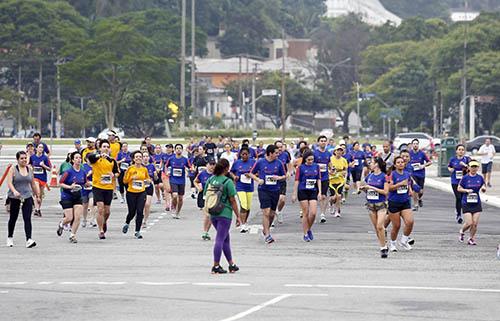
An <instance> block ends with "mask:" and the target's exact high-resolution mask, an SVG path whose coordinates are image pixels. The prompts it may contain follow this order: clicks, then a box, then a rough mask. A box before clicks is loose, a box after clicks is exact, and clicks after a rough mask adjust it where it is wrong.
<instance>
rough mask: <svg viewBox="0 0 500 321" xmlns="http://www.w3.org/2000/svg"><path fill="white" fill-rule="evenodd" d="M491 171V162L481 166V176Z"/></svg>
mask: <svg viewBox="0 0 500 321" xmlns="http://www.w3.org/2000/svg"><path fill="white" fill-rule="evenodd" d="M492 169H493V162H489V163H488V164H481V172H482V173H483V175H486V174H488V173H491V171H492Z"/></svg>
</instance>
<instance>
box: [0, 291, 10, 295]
mask: <svg viewBox="0 0 500 321" xmlns="http://www.w3.org/2000/svg"><path fill="white" fill-rule="evenodd" d="M7 293H9V291H0V294H7Z"/></svg>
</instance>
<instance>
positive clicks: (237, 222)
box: [236, 215, 243, 227]
mask: <svg viewBox="0 0 500 321" xmlns="http://www.w3.org/2000/svg"><path fill="white" fill-rule="evenodd" d="M242 224H243V222H242V221H241V218H240V216H239V215H238V216H236V227H238V226H240V225H242Z"/></svg>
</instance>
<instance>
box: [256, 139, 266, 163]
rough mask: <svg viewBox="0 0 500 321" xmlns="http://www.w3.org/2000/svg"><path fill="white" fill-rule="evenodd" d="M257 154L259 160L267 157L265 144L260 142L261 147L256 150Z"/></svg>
mask: <svg viewBox="0 0 500 321" xmlns="http://www.w3.org/2000/svg"><path fill="white" fill-rule="evenodd" d="M255 153H256V154H257V159H260V158H263V157H265V156H266V149H265V148H264V143H263V142H259V145H258V146H257V149H256V150H255Z"/></svg>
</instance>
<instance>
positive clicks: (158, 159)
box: [151, 153, 165, 171]
mask: <svg viewBox="0 0 500 321" xmlns="http://www.w3.org/2000/svg"><path fill="white" fill-rule="evenodd" d="M151 157H152V158H153V165H154V166H155V168H156V169H157V170H158V171H161V170H162V169H163V164H165V162H164V159H165V155H164V154H163V153H160V154H153V155H151Z"/></svg>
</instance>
